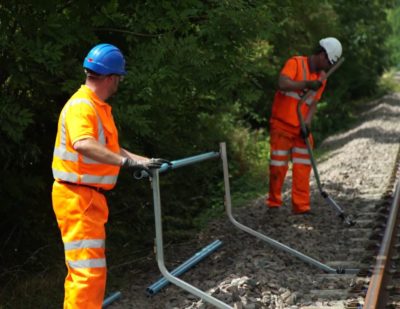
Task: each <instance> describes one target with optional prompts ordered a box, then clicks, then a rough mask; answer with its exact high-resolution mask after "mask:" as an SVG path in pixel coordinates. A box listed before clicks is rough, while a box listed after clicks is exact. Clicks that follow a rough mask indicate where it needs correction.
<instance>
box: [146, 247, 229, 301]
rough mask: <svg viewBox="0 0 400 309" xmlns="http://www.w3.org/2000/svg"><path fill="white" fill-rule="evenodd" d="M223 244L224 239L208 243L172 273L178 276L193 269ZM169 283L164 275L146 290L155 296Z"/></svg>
mask: <svg viewBox="0 0 400 309" xmlns="http://www.w3.org/2000/svg"><path fill="white" fill-rule="evenodd" d="M221 246H222V241H220V240H219V239H217V240H215V241H213V242H212V243H211V244H209V245H207V246H206V247H204V248H203V249H201V250H200V251H198V252H197V253H195V254H194V255H193V256H192V257H191V258H189V259H187V260H186V261H185V262H183V263H182V264H181V265H179V266H178V267H177V268H175V269H174V270H173V271H171V274H172V275H173V276H177V277H178V276H180V275H182V274H183V273H185V272H187V271H188V270H189V269H191V268H192V267H193V266H195V265H197V264H198V263H199V262H201V261H202V260H203V259H205V258H206V257H207V256H209V255H210V254H212V253H213V252H214V251H215V250H217V249H219V248H220V247H221ZM168 284H169V281H168V280H167V279H165V278H164V277H163V278H161V279H159V280H157V281H156V282H155V283H153V284H152V285H150V286H149V287H148V288H147V289H146V292H147V294H148V295H149V296H153V295H154V294H157V293H158V292H159V291H160V290H161V289H162V288H163V287H165V286H166V285H168Z"/></svg>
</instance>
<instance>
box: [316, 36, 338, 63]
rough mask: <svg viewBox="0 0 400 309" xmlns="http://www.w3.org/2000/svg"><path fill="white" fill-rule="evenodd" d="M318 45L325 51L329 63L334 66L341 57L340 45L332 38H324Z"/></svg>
mask: <svg viewBox="0 0 400 309" xmlns="http://www.w3.org/2000/svg"><path fill="white" fill-rule="evenodd" d="M319 45H321V47H322V48H323V49H325V51H326V54H327V55H328V59H329V61H330V62H331V63H332V64H334V63H335V62H336V61H338V60H339V58H340V56H342V44H340V42H339V40H338V39H336V38H333V37H330V38H325V39H322V40H320V41H319Z"/></svg>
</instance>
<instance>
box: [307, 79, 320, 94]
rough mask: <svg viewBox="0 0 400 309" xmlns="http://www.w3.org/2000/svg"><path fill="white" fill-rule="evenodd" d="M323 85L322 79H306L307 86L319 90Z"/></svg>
mask: <svg viewBox="0 0 400 309" xmlns="http://www.w3.org/2000/svg"><path fill="white" fill-rule="evenodd" d="M321 86H322V82H321V81H320V80H308V81H306V88H308V89H311V90H314V91H317V90H318V89H319V88H320V87H321Z"/></svg>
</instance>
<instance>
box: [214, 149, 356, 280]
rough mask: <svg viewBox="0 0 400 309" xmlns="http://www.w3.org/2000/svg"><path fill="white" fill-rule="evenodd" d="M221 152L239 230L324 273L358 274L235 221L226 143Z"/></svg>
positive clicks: (228, 201)
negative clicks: (326, 263)
mask: <svg viewBox="0 0 400 309" xmlns="http://www.w3.org/2000/svg"><path fill="white" fill-rule="evenodd" d="M220 152H221V159H222V166H223V173H224V186H225V208H226V212H227V214H228V217H229V220H230V221H231V222H232V223H233V225H235V226H236V227H237V228H239V229H241V230H242V231H245V232H246V233H249V234H250V235H253V236H255V237H257V238H259V239H261V240H263V241H265V242H267V243H268V244H270V245H271V246H273V247H274V248H277V249H280V250H283V251H285V252H287V253H289V254H291V255H294V256H296V257H298V258H299V259H301V260H303V261H304V262H306V263H309V264H311V265H313V266H316V267H318V268H320V269H322V270H323V271H325V272H327V273H335V274H345V273H346V274H356V273H358V271H359V269H341V268H340V269H334V268H332V267H330V266H328V265H325V264H323V263H321V262H319V261H317V260H315V259H313V258H311V257H309V256H307V255H304V254H303V253H301V252H299V251H297V250H294V249H292V248H290V247H289V246H286V245H284V244H282V243H280V242H278V241H276V240H274V239H272V238H270V237H267V236H265V235H264V234H261V233H259V232H257V231H255V230H253V229H251V228H249V227H247V226H245V225H243V224H241V223H239V222H238V221H236V220H235V218H234V217H233V215H232V202H231V193H230V185H229V171H228V158H227V154H226V144H225V143H220Z"/></svg>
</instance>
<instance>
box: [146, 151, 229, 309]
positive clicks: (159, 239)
mask: <svg viewBox="0 0 400 309" xmlns="http://www.w3.org/2000/svg"><path fill="white" fill-rule="evenodd" d="M219 156H220V154H219V153H218V152H209V153H205V154H202V155H198V156H193V157H189V158H186V159H182V160H178V161H172V165H171V166H168V165H167V164H163V165H162V166H161V169H160V170H152V171H151V173H152V177H151V186H152V189H153V201H154V218H155V228H156V251H157V252H156V254H157V264H158V268H159V269H160V271H161V273H162V274H163V275H164V277H165V278H166V279H167V280H168V281H170V282H171V283H173V284H175V285H177V286H179V287H180V288H182V289H184V290H186V291H188V292H189V293H191V294H193V295H196V296H197V297H199V298H201V299H203V300H204V301H206V302H208V303H210V304H212V305H213V306H215V307H217V308H220V309H233V307H231V306H229V305H227V304H226V303H224V302H222V301H220V300H219V299H217V298H215V297H213V296H211V295H209V294H207V293H205V292H203V291H202V290H200V289H198V288H196V287H194V286H193V285H191V284H189V283H187V282H185V281H183V280H182V279H179V278H177V277H176V276H174V275H173V274H172V273H170V272H169V271H168V270H167V268H166V267H165V262H164V246H163V236H162V220H161V198H160V181H159V172H164V171H167V170H168V169H175V168H178V167H183V166H186V165H190V164H195V163H197V162H201V161H204V160H208V159H213V158H218V157H219ZM146 174H147V173H146ZM142 175H143V174H142Z"/></svg>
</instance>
